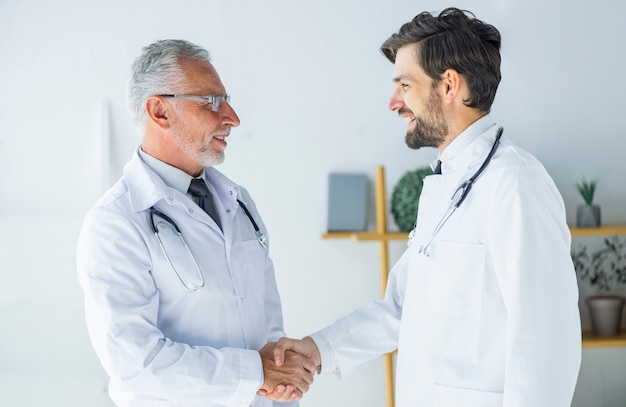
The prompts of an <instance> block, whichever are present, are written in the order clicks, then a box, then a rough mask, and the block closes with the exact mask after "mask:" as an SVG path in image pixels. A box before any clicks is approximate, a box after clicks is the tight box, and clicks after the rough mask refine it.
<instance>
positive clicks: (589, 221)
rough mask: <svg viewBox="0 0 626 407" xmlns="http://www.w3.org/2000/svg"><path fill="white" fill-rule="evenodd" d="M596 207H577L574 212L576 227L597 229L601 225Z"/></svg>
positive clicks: (598, 210) (597, 207) (598, 209)
mask: <svg viewBox="0 0 626 407" xmlns="http://www.w3.org/2000/svg"><path fill="white" fill-rule="evenodd" d="M601 223H602V222H601V218H600V207H599V206H598V205H579V206H578V211H577V212H576V225H577V226H578V227H579V228H597V227H600V224H601Z"/></svg>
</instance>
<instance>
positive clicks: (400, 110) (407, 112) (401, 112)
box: [398, 107, 415, 116]
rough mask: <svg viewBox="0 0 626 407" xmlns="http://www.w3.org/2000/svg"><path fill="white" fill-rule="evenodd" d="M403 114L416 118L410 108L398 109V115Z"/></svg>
mask: <svg viewBox="0 0 626 407" xmlns="http://www.w3.org/2000/svg"><path fill="white" fill-rule="evenodd" d="M403 114H410V115H411V116H415V115H414V114H413V112H412V111H411V110H409V109H408V108H406V107H402V108H400V109H398V115H399V116H401V115H403Z"/></svg>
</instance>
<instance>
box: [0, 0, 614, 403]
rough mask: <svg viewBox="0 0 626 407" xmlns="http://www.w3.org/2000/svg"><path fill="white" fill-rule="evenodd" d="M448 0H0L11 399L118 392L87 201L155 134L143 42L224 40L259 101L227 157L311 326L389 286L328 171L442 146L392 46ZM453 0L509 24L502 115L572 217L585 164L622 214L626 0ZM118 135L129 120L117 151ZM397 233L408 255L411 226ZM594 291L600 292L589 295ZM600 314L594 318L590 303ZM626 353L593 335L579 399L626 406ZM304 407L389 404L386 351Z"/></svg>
mask: <svg viewBox="0 0 626 407" xmlns="http://www.w3.org/2000/svg"><path fill="white" fill-rule="evenodd" d="M449 5H450V4H449V3H448V2H444V1H441V0H430V1H422V2H415V1H408V0H369V1H367V2H363V1H357V0H318V1H288V0H268V1H262V2H261V1H253V0H240V1H236V0H202V1H201V0H196V1H179V2H171V1H163V0H152V1H145V0H141V1H132V2H131V1H121V0H112V1H106V2H104V1H101V2H87V1H78V0H58V1H54V2H48V1H43V0H40V1H34V0H0V55H1V61H2V63H0V214H1V215H0V332H1V335H0V404H2V405H7V406H35V405H46V406H51V407H52V406H59V407H66V406H89V407H94V406H108V405H109V404H108V402H107V399H106V396H105V393H104V392H105V387H106V381H107V380H106V376H105V375H104V373H103V372H102V370H101V368H100V365H99V363H98V361H97V359H96V358H95V356H94V353H93V351H92V349H91V346H90V344H89V341H88V339H87V334H86V331H85V325H84V322H83V319H84V317H83V310H82V294H81V292H80V289H79V287H78V284H77V282H76V270H75V260H74V259H75V243H76V238H77V235H78V231H79V228H80V225H81V221H82V217H83V215H84V214H85V212H86V211H87V210H88V208H89V207H90V206H91V205H92V204H93V203H94V202H95V200H96V199H97V198H98V197H99V196H100V194H101V193H102V192H103V190H104V188H106V187H108V186H109V185H111V184H112V183H113V182H114V181H115V180H116V179H117V178H119V176H120V174H121V169H122V166H123V165H124V163H125V162H126V161H127V160H128V159H129V157H130V155H131V153H132V151H133V150H134V149H135V148H136V146H137V145H138V143H139V140H138V138H137V136H136V134H135V132H134V129H133V128H132V126H131V124H130V120H129V119H128V115H127V113H126V109H125V100H124V96H125V84H126V80H127V77H128V72H129V66H130V64H131V63H132V61H133V59H134V58H135V57H136V56H137V54H138V53H139V52H140V49H141V47H143V46H145V45H147V44H149V43H151V42H153V41H155V40H158V39H164V38H184V39H188V40H191V41H193V42H196V43H198V44H201V45H203V46H205V47H206V48H207V49H208V50H209V51H210V52H211V54H212V56H213V61H214V65H215V66H216V68H217V70H218V72H219V73H220V75H221V78H222V80H223V82H224V84H225V85H226V88H227V90H228V92H229V93H231V94H232V105H233V106H234V108H235V109H236V111H237V112H238V114H239V116H240V118H241V126H240V127H239V128H238V129H235V130H234V131H233V132H232V133H231V136H230V137H229V138H228V142H229V146H228V149H227V157H226V162H225V163H224V164H223V165H221V166H220V167H219V169H220V170H221V171H223V172H224V173H226V174H227V175H228V176H229V177H230V178H231V179H233V180H235V181H237V182H239V183H241V184H242V185H245V186H246V187H247V188H248V189H249V190H250V192H251V193H252V195H253V197H254V198H255V200H256V202H257V205H258V207H259V210H260V211H261V213H262V215H263V218H264V221H265V223H266V224H267V225H268V227H269V231H270V235H271V255H272V258H273V259H274V263H275V267H276V275H277V279H278V285H279V288H280V290H281V295H282V299H283V305H284V314H285V323H286V329H287V332H288V334H290V335H291V336H296V337H301V336H304V335H306V334H308V333H310V332H312V331H314V330H317V329H319V328H322V327H323V326H325V325H327V324H329V323H331V322H333V321H334V320H335V319H337V318H339V317H341V316H343V315H345V314H346V313H347V312H349V311H351V310H353V309H354V308H356V307H359V306H362V305H365V304H366V303H367V301H369V300H371V299H374V298H377V297H378V296H379V292H380V282H379V274H378V273H379V271H378V246H377V244H376V243H354V242H352V241H349V240H345V241H344V240H323V239H321V234H322V233H324V232H325V228H326V224H327V200H328V195H327V189H328V174H329V173H331V172H345V173H363V174H367V176H368V177H369V178H370V182H372V183H373V177H374V169H375V167H376V166H377V165H384V166H385V168H386V175H387V176H386V179H387V191H388V194H390V192H391V190H392V188H393V186H394V184H395V183H396V182H397V180H398V179H399V178H400V177H401V176H402V175H403V174H404V173H405V172H406V171H409V170H414V169H416V168H419V167H423V166H425V165H428V163H430V161H431V160H433V159H435V158H436V152H435V150H433V149H425V150H420V151H412V150H409V149H408V148H407V147H406V145H405V144H404V134H405V124H404V122H403V121H402V120H401V119H400V118H399V117H398V116H397V115H396V114H394V113H391V112H389V111H388V110H387V102H388V99H389V96H390V95H391V92H392V89H393V85H392V81H391V72H392V65H391V64H390V63H389V62H387V61H386V59H385V58H384V57H382V56H381V54H380V52H379V50H378V48H379V46H380V44H381V43H382V42H383V41H384V40H385V39H386V38H387V37H388V36H389V35H390V34H392V33H393V32H395V31H397V29H398V28H399V27H400V25H401V24H403V23H405V22H406V21H408V20H410V19H411V18H412V17H413V16H414V15H416V14H417V13H418V12H420V11H423V10H428V11H437V12H438V11H440V10H441V9H443V8H445V7H447V6H449ZM454 5H455V6H457V7H460V8H465V9H468V10H471V11H473V12H474V13H475V14H476V16H477V17H478V18H480V19H483V20H485V21H487V22H489V23H491V24H494V25H495V26H496V27H498V28H499V29H500V31H501V33H502V35H503V48H502V56H503V64H502V72H503V80H502V83H501V86H500V89H499V92H498V96H497V97H496V102H495V104H494V106H493V111H492V113H493V118H494V119H495V120H496V121H497V122H498V123H500V124H501V125H503V126H504V128H505V132H504V136H505V137H510V138H512V139H513V140H514V141H515V142H517V143H518V144H519V145H521V146H522V147H524V148H526V149H528V150H529V151H530V152H532V153H533V154H535V155H536V156H537V157H538V158H539V159H540V160H541V161H542V162H543V163H544V164H545V166H546V168H547V170H548V171H549V173H550V174H551V175H552V176H553V178H554V180H555V182H556V184H557V186H558V187H559V189H560V191H561V193H562V195H563V197H564V200H565V205H566V208H567V216H568V221H569V222H570V223H574V222H575V212H576V206H577V205H578V204H580V203H581V199H580V197H579V196H578V195H577V192H576V190H575V183H576V182H577V181H580V180H581V179H583V178H586V179H598V181H599V183H598V190H597V194H596V202H597V203H599V204H600V205H601V206H602V216H603V221H604V223H607V224H608V223H619V222H622V223H623V222H624V221H626V213H625V208H624V206H625V202H626V188H625V186H624V175H623V174H624V173H626V160H624V146H625V143H624V140H623V139H624V135H625V134H624V132H625V130H624V129H625V128H626V126H625V125H626V119H625V117H626V115H625V114H626V99H625V97H624V94H625V93H626V80H625V79H624V74H623V72H624V68H626V53H625V52H624V38H626V24H624V13H625V12H626V5H624V3H623V2H622V1H618V0H600V1H595V2H585V1H582V0H574V1H570V0H567V1H566V0H555V1H549V2H547V1H539V0H465V1H462V0H461V1H457V2H456V4H454ZM107 112H108V114H107ZM107 129H108V130H109V131H108V132H107ZM103 134H110V144H109V146H110V155H108V157H109V159H107V160H105V159H104V158H103V157H105V156H106V154H104V153H103V148H102V140H103ZM104 150H106V149H104ZM104 152H106V151H104ZM371 186H372V187H371V188H370V189H371V190H370V200H369V202H368V205H369V213H370V215H369V219H370V228H373V227H374V215H373V214H374V207H373V184H372V185H371ZM389 224H390V225H391V227H392V228H393V227H394V223H393V220H392V219H391V218H390V220H389ZM575 243H577V242H575ZM390 246H391V252H392V256H391V257H392V259H391V260H392V261H393V260H395V259H396V258H397V257H398V256H399V254H400V253H401V251H402V250H403V248H404V243H403V242H393V243H391V245H390ZM581 288H582V289H583V290H582V295H583V297H584V296H585V295H588V294H589V293H590V289H589V287H585V285H584V284H582V285H581ZM581 311H582V312H583V322H584V323H585V324H588V322H587V321H586V314H585V313H586V309H585V306H584V304H582V302H581ZM587 326H588V325H587ZM625 364H626V350H624V349H602V350H585V351H584V354H583V368H582V371H581V375H580V380H579V384H578V389H577V393H576V397H575V402H574V405H575V406H581V407H582V406H596V407H602V406H607V407H610V406H622V407H623V405H624V400H625V399H626V393H625V392H626V390H624V388H625V387H626V386H624V384H625V381H626V379H624V377H626V372H625V369H626V368H625V367H624V365H625ZM301 405H302V407H314V406H324V407H334V406H365V407H374V406H383V405H384V386H383V367H382V360H381V359H377V360H375V361H372V362H370V363H367V364H366V365H364V366H363V367H362V368H361V369H359V370H358V371H357V372H356V373H354V374H353V375H352V376H350V377H348V378H346V379H343V380H338V379H336V378H335V377H333V376H322V377H318V378H317V380H316V383H315V384H314V386H313V387H312V389H311V391H310V392H309V394H308V395H307V396H306V398H305V399H304V400H303V401H302V403H301Z"/></svg>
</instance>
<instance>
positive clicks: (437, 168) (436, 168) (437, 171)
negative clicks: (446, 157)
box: [433, 160, 441, 174]
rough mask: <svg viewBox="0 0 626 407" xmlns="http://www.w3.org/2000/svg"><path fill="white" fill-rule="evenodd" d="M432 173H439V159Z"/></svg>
mask: <svg viewBox="0 0 626 407" xmlns="http://www.w3.org/2000/svg"><path fill="white" fill-rule="evenodd" d="M433 173H434V174H441V160H437V166H436V167H435V169H434V171H433Z"/></svg>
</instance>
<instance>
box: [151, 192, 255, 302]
mask: <svg viewBox="0 0 626 407" xmlns="http://www.w3.org/2000/svg"><path fill="white" fill-rule="evenodd" d="M237 202H238V203H239V206H240V207H241V209H243V211H244V213H245V214H246V216H247V217H248V219H249V220H250V222H251V223H252V226H253V227H254V234H255V235H256V239H257V241H258V242H259V244H260V245H261V247H263V248H264V249H267V238H266V236H265V235H264V234H263V233H262V232H261V229H260V228H259V225H257V223H256V222H255V221H254V218H253V217H252V214H251V213H250V211H249V210H248V208H246V205H244V203H243V202H241V201H240V200H239V199H238V200H237ZM149 216H150V229H151V230H152V233H153V234H154V236H155V237H156V239H157V242H159V246H160V247H161V251H162V252H163V254H164V255H165V258H166V259H167V262H168V263H169V265H170V267H171V268H172V270H173V271H174V274H176V277H177V278H178V281H180V283H181V284H182V285H183V287H185V290H187V291H189V292H190V293H193V292H196V291H197V290H199V289H200V288H202V287H204V286H205V280H204V275H203V274H202V271H201V270H200V266H199V265H198V262H197V261H196V257H195V256H194V255H193V253H192V252H191V249H190V248H189V245H187V242H186V241H185V238H184V237H183V234H182V232H181V230H180V228H179V227H178V225H177V224H176V222H174V220H173V219H172V218H170V217H169V216H167V215H166V214H164V213H163V212H161V211H159V210H157V209H155V208H154V206H151V207H150V214H149ZM155 216H158V217H160V218H161V219H163V220H164V221H166V222H167V223H169V224H170V225H171V226H172V227H173V228H174V230H175V231H176V234H177V235H178V239H179V240H180V241H181V243H182V244H183V246H184V247H185V250H187V253H188V254H189V256H190V257H191V260H192V261H193V264H194V266H195V269H196V273H197V274H198V277H199V281H200V283H199V284H198V285H194V286H191V285H189V284H187V283H186V282H185V281H184V280H183V278H182V277H181V276H180V274H179V273H178V270H176V267H175V266H174V263H173V262H172V259H171V258H170V256H169V255H168V254H167V250H165V246H164V245H163V241H162V240H161V236H159V229H158V228H157V226H156V224H155V222H154V217H155Z"/></svg>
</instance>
